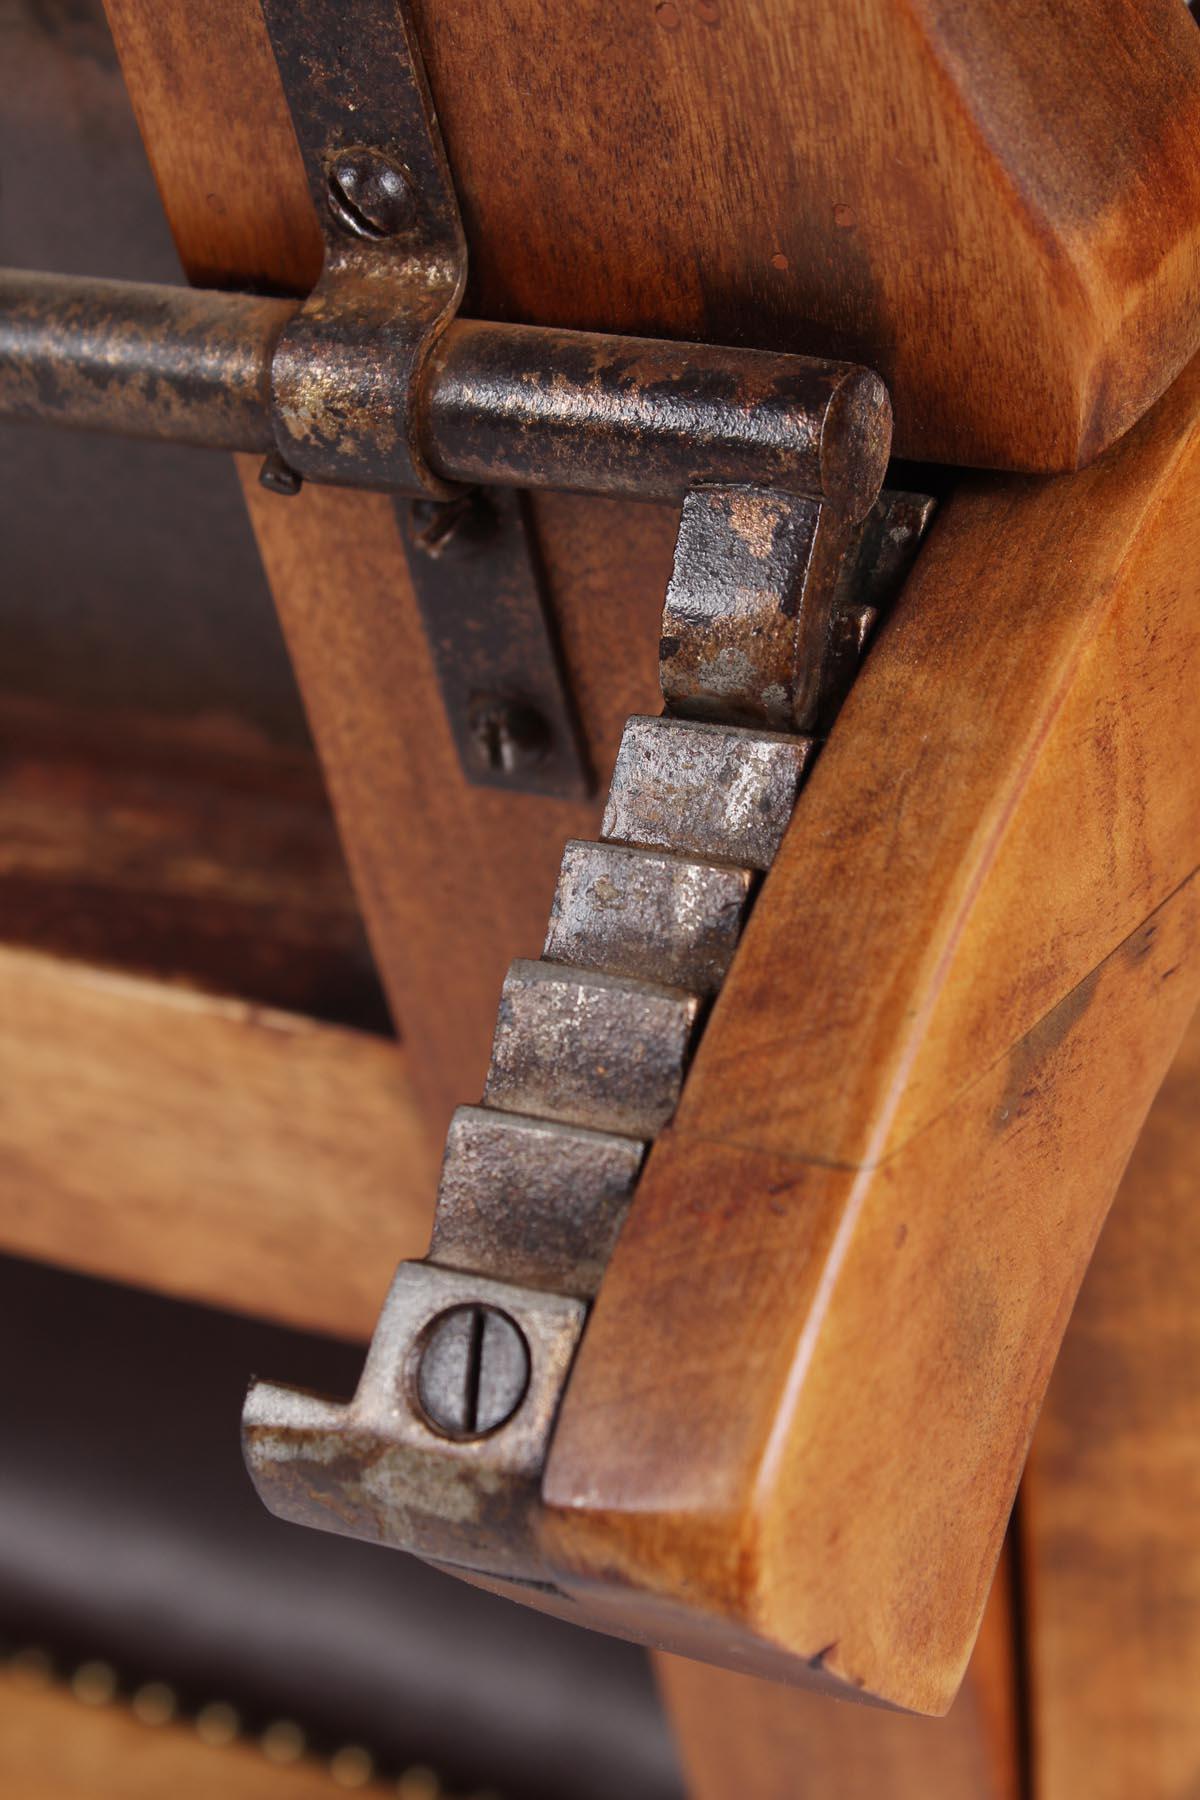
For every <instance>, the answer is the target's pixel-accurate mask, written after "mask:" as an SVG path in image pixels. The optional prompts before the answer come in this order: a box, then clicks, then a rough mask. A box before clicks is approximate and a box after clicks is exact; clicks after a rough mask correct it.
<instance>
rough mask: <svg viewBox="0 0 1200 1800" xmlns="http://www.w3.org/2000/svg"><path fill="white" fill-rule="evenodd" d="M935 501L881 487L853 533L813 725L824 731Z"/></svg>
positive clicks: (911, 558) (902, 576) (904, 572)
mask: <svg viewBox="0 0 1200 1800" xmlns="http://www.w3.org/2000/svg"><path fill="white" fill-rule="evenodd" d="M935 505H936V502H935V501H934V500H932V499H931V498H930V496H929V495H928V494H908V493H904V492H902V491H901V490H898V489H891V488H885V489H884V491H883V493H882V494H880V496H879V498H878V500H877V501H876V502H875V504H874V506H873V507H872V508H871V510H870V512H869V513H868V514H867V516H866V518H865V519H864V520H863V522H862V525H861V527H860V529H859V530H858V531H857V532H856V533H855V534H854V537H853V538H852V541H851V544H850V548H849V549H848V551H847V553H846V556H845V558H844V560H843V562H842V566H841V569H840V570H839V572H838V578H837V585H836V588H835V591H834V597H833V616H832V621H831V627H830V635H829V644H828V648H827V650H826V653H825V663H824V668H823V670H822V675H821V695H820V700H819V702H818V707H817V716H816V718H815V721H814V723H815V727H816V729H817V730H818V731H820V732H827V731H828V729H829V727H830V725H831V724H832V723H833V719H834V717H835V716H836V714H837V710H838V708H839V707H840V705H841V703H842V701H843V700H844V699H845V697H846V694H847V692H848V691H849V688H850V684H851V682H852V681H853V680H854V676H855V674H856V672H857V669H858V665H859V663H860V662H861V661H862V658H863V653H864V652H865V650H866V648H867V645H868V644H869V642H870V640H871V637H872V634H873V633H874V631H875V627H876V625H877V624H878V623H879V620H880V618H881V616H882V615H883V614H884V613H885V612H886V611H887V610H888V608H889V607H890V605H891V603H892V601H893V600H894V599H895V598H896V595H897V594H898V593H899V592H900V589H901V588H902V587H903V586H904V581H905V577H906V576H907V574H908V571H909V569H910V568H911V567H912V565H913V562H914V560H915V558H916V554H917V551H918V550H919V549H920V547H921V539H922V538H923V537H924V535H925V533H926V531H928V529H929V526H930V523H931V521H932V519H933V514H934V508H935Z"/></svg>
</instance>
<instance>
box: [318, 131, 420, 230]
mask: <svg viewBox="0 0 1200 1800" xmlns="http://www.w3.org/2000/svg"><path fill="white" fill-rule="evenodd" d="M328 197H329V210H330V212H331V213H332V214H333V216H334V218H335V219H336V220H337V222H338V224H339V225H340V226H341V227H342V228H343V230H345V231H350V232H353V234H354V236H355V237H360V238H370V239H373V240H375V241H376V242H378V241H379V240H380V239H382V238H390V237H395V236H396V235H397V234H398V233H399V232H401V231H403V230H405V229H406V227H407V226H409V225H411V224H412V221H413V215H414V213H415V210H416V195H415V194H414V193H413V190H412V185H411V183H410V181H409V178H408V175H407V173H406V172H405V170H403V169H402V168H401V167H400V165H399V163H396V162H393V161H392V159H391V158H390V157H388V156H385V155H384V154H383V152H382V150H372V149H354V150H342V151H339V153H338V155H337V156H336V157H335V158H334V161H333V164H332V166H331V167H330V170H329V196H328Z"/></svg>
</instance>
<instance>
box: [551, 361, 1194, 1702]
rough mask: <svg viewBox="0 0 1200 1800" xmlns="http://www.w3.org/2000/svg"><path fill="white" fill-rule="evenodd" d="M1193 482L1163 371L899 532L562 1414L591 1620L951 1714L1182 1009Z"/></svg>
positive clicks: (568, 1527) (575, 1555) (558, 1442)
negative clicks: (1073, 449) (1069, 459)
mask: <svg viewBox="0 0 1200 1800" xmlns="http://www.w3.org/2000/svg"><path fill="white" fill-rule="evenodd" d="M1198 496H1200V367H1197V366H1193V367H1192V368H1191V369H1190V370H1189V372H1188V374H1187V376H1186V377H1185V378H1184V379H1183V380H1182V381H1181V382H1180V383H1179V384H1178V385H1177V387H1176V388H1175V389H1173V390H1172V392H1171V393H1170V395H1168V396H1167V398H1166V399H1165V400H1164V402H1163V403H1162V405H1161V406H1160V407H1159V408H1158V409H1157V410H1156V412H1155V413H1154V415H1153V416H1152V417H1150V418H1148V419H1147V420H1145V421H1143V423H1142V424H1141V425H1140V426H1139V427H1137V429H1136V430H1135V432H1133V433H1132V434H1131V435H1130V436H1129V437H1128V438H1127V439H1126V440H1125V442H1124V443H1123V444H1122V445H1121V446H1120V448H1119V449H1118V451H1117V452H1115V453H1113V454H1112V455H1110V456H1109V457H1108V458H1106V459H1105V460H1104V462H1103V463H1101V464H1099V465H1097V466H1096V467H1095V468H1093V469H1091V470H1089V471H1086V472H1085V473H1084V474H1082V475H1079V476H1075V477H1069V478H1061V479H1058V480H1055V481H1050V482H1031V481H1020V480H1000V479H995V478H993V479H991V480H981V481H980V482H978V483H977V484H974V485H971V486H969V487H968V488H967V489H966V490H965V491H964V492H963V493H961V494H960V495H959V496H958V497H956V498H955V499H954V500H953V501H952V502H951V503H950V504H949V505H948V506H947V508H946V510H945V513H944V516H943V518H942V520H941V522H940V524H939V525H937V526H935V529H934V534H933V538H932V541H931V543H930V544H929V546H928V548H927V549H926V551H925V552H924V554H923V556H922V558H921V559H920V561H919V562H918V564H917V568H916V571H915V574H914V577H913V579H912V580H911V582H910V584H909V586H908V588H907V589H906V592H905V594H904V596H903V598H902V600H901V602H900V604H899V607H898V610H897V612H896V614H895V615H894V617H893V619H892V621H891V622H890V625H889V626H888V628H887V629H886V630H885V632H884V634H883V636H882V638H881V640H880V641H879V643H878V645H877V646H876V648H875V649H874V651H873V652H872V655H871V656H870V658H869V659H868V662H867V665H866V668H865V671H864V673H863V675H862V676H861V677H860V678H859V681H858V683H857V684H856V686H855V688H854V690H853V691H852V694H851V697H850V700H849V703H848V704H847V706H846V708H845V710H844V711H843V713H842V715H841V717H840V718H839V721H838V724H837V725H836V727H835V729H834V732H833V735H832V737H831V739H830V742H829V744H828V746H827V748H826V749H825V751H824V753H823V755H822V757H821V758H820V759H819V761H818V763H817V765H816V770H815V773H814V775H813V776H812V778H811V779H810V782H809V784H808V786H807V787H806V788H805V790H804V793H803V794H802V796H801V800H800V804H799V806H798V808H797V812H796V816H795V819H794V821H793V824H792V827H791V830H790V832H789V834H788V837H787V838H786V839H785V842H784V845H783V847H782V849H781V851H780V854H779V857H778V858H777V861H776V863H775V866H774V868H773V870H772V872H771V874H770V875H769V876H768V878H767V881H766V884H765V887H764V890H763V894H762V896H761V898H760V900H759V903H758V905H757V907H756V909H755V911H754V913H753V915H752V917H751V921H750V924H749V926H748V928H747V932H746V935H745V937H744V939H743V942H742V947H741V949H740V950H739V953H738V956H737V958H736V959H735V963H734V966H733V969H732V971H731V974H730V976H729V979H728V981H727V983H726V986H725V988H724V990H723V992H722V995H721V997H720V999H719V1001H718V1002H717V1005H716V1007H715V1009H714V1012H713V1016H712V1019H711V1021H710V1024H709V1026H708V1029H707V1031H706V1033H705V1036H704V1038H703V1040H702V1042H701V1045H700V1049H699V1051H698V1054H697V1058H696V1062H695V1064H694V1066H693V1069H692V1072H691V1074H690V1076H689V1079H688V1082H687V1084H686V1087H685V1091H684V1096H683V1100H682V1103H681V1105H680V1108H679V1111H678V1113H677V1115H676V1119H675V1121H674V1124H673V1126H672V1127H670V1128H669V1129H668V1130H667V1132H666V1133H665V1134H664V1135H663V1136H662V1137H661V1138H660V1139H659V1141H658V1143H657V1145H656V1146H655V1149H654V1150H653V1152H652V1154H651V1157H650V1161H649V1164H648V1167H647V1170H646V1173H645V1175H644V1176H643V1178H642V1181H641V1183H640V1185H639V1188H638V1193H637V1196H636V1199H635V1203H634V1206H633V1209H632V1212H631V1214H630V1217H629V1220H628V1222H627V1224H626V1227H625V1229H624V1231H623V1233H622V1237H621V1239H620V1242H619V1243H618V1246H617V1251H616V1255H615V1257H614V1259H613V1262H612V1264H611V1265H610V1267H609V1270H608V1273H607V1275H606V1277H605V1280H604V1283H603V1286H602V1288H601V1292H600V1296H599V1300H598V1302H597V1306H596V1310H595V1313H594V1314H593V1317H592V1320H591V1323H590V1325H589V1328H588V1333H587V1336H586V1338H585V1340H584V1343H583V1346H582V1349H581V1352H580V1357H579V1361H578V1362H577V1364H576V1367H575V1371H574V1373H573V1376H572V1381H571V1385H570V1388H569V1390H568V1393H567V1395H566V1399H565V1402H564V1407H563V1411H562V1414H561V1417H560V1421H559V1425H558V1429H557V1433H556V1438H555V1442H554V1445H553V1447H552V1451H551V1457H550V1462H549V1466H548V1470H547V1475H546V1480H545V1484H544V1493H545V1497H546V1500H547V1503H548V1507H549V1518H548V1529H549V1532H550V1535H551V1536H552V1538H554V1539H555V1540H556V1548H557V1554H558V1556H559V1558H560V1560H561V1567H562V1570H563V1572H564V1575H567V1576H568V1578H570V1576H571V1575H572V1574H573V1578H574V1580H575V1582H576V1584H577V1591H578V1592H579V1593H580V1595H581V1596H586V1599H587V1603H588V1605H589V1606H591V1607H593V1608H602V1609H604V1610H606V1611H607V1613H608V1615H609V1616H612V1617H615V1616H620V1617H621V1618H622V1620H623V1621H624V1622H625V1624H626V1626H627V1627H628V1625H629V1624H630V1622H631V1621H634V1620H638V1621H640V1625H641V1628H642V1629H643V1630H644V1631H646V1632H647V1633H648V1634H649V1635H651V1636H653V1635H654V1634H655V1633H657V1636H658V1641H660V1642H663V1643H665V1644H667V1645H668V1646H670V1645H674V1647H677V1648H689V1647H690V1648H691V1649H693V1650H696V1649H700V1650H703V1648H704V1643H705V1641H706V1640H707V1642H708V1653H709V1654H713V1655H716V1656H718V1657H720V1658H722V1659H732V1658H736V1657H738V1656H744V1657H746V1658H747V1659H748V1661H751V1662H752V1660H753V1658H754V1657H756V1656H758V1655H760V1654H762V1653H766V1654H767V1655H769V1654H770V1652H771V1650H772V1648H773V1647H774V1648H786V1649H787V1650H789V1651H790V1652H791V1654H792V1655H793V1656H794V1657H796V1658H801V1659H807V1660H808V1661H809V1664H810V1668H809V1671H808V1672H809V1673H810V1674H811V1677H812V1678H813V1679H814V1680H818V1679H819V1680H822V1681H830V1680H832V1681H834V1682H835V1683H836V1682H840V1683H841V1684H843V1685H844V1686H845V1687H849V1688H852V1689H855V1690H865V1691H866V1692H868V1693H871V1694H874V1695H876V1696H880V1697H883V1698H886V1699H888V1700H891V1701H893V1702H898V1703H900V1704H904V1705H909V1706H912V1707H914V1708H916V1709H918V1710H926V1711H937V1710H940V1709H944V1707H945V1706H946V1705H947V1704H948V1703H949V1701H950V1699H951V1697H952V1695H953V1693H954V1691H955V1688H956V1686H957V1684H958V1682H959V1680H960V1678H961V1676H962V1673H963V1670H964V1668H965V1666H966V1661H967V1656H968V1653H969V1650H970V1645H971V1641H972V1638H973V1635H974V1632H975V1629H976V1627H977V1624H978V1620H979V1616H980V1612H981V1609H982V1606H983V1602H984V1599H985V1596H986V1594H987V1590H988V1587H989V1584H990V1581H991V1572H992V1567H993V1564H994V1560H995V1557H996V1554H997V1552H998V1550H999V1546H1000V1541H1001V1536H1002V1533H1003V1530H1004V1524H1005V1521H1006V1518H1007V1515H1008V1511H1009V1507H1010V1505H1011V1502H1012V1498H1013V1494H1014V1492H1015V1489H1016V1484H1017V1479H1018V1476H1019V1474H1020V1470H1021V1466H1022V1462H1023V1460H1024V1456H1025V1452H1026V1448H1027V1444H1028V1440H1029V1434H1030V1431H1031V1429H1032V1424H1033V1420H1034V1417H1035V1415H1036V1411H1037V1408H1038V1406H1039V1404H1040V1401H1041V1398H1042V1395H1043V1392H1044V1389H1045V1384H1046V1382H1047V1380H1048V1378H1049V1374H1050V1370H1051V1366H1052V1363H1053V1360H1054V1356H1055V1353H1056V1351H1057V1348H1058V1343H1059V1341H1060V1338H1061V1335H1062V1332H1063V1329H1064V1327H1065V1324H1066V1320H1067V1317H1068V1315H1069V1312H1070V1308H1071V1305H1072V1302H1073V1300H1074V1296H1075V1292H1076V1290H1077V1287H1078V1284H1079V1281H1080V1279H1081V1278H1082V1275H1083V1271H1084V1269H1085V1267H1086V1264H1087V1260H1088V1257H1089V1255H1090V1253H1091V1249H1092V1246H1093V1244H1094V1241H1095V1237H1096V1235H1097V1233H1098V1231H1099V1228H1100V1225H1101V1223H1102V1221H1103V1218H1104V1215H1105V1212H1106V1210H1107V1207H1108V1205H1109V1203H1110V1201H1111V1198H1112V1195H1113V1193H1114V1192H1115V1189H1116V1185H1117V1182H1118V1180H1119V1178H1120V1174H1121V1171H1122V1168H1123V1166H1124V1162H1125V1160H1126V1158H1127V1156H1128V1154H1129V1152H1130V1149H1131V1147H1132V1145H1133V1142H1134V1140H1135V1138H1136V1136H1137V1132H1138V1130H1139V1128H1140V1126H1141V1123H1142V1120H1143V1118H1144V1116H1145V1113H1146V1110H1147V1108H1148V1107H1149V1104H1150V1102H1151V1100H1152V1099H1153V1096H1154V1092H1155V1090H1156V1088H1157V1085H1158V1083H1159V1081H1160V1080H1161V1078H1162V1076H1163V1074H1164V1072H1165V1070H1166V1068H1167V1066H1168V1064H1169V1062H1170V1059H1171V1057H1172V1055H1173V1053H1174V1050H1175V1047H1176V1044H1177V1043H1178V1040H1179V1037H1180V1035H1181V1033H1182V1031H1183V1028H1184V1025H1185V1023H1186V1021H1187V1018H1188V1017H1189V1014H1190V1011H1191V1009H1192V1007H1193V1006H1194V1004H1195V1001H1196V998H1197V994H1198V993H1200V961H1198V959H1197V955H1196V949H1197V939H1196V933H1197V928H1198V921H1200V902H1198V892H1197V890H1198V884H1197V883H1196V881H1195V880H1194V879H1193V873H1194V871H1195V868H1196V865H1197V862H1198V861H1200V707H1198V706H1197V704H1196V694H1197V692H1198V691H1200V684H1198V671H1200V609H1198V607H1197V582H1198V577H1197V574H1196V570H1197V568H1198V567H1200V497H1198ZM601 1580H602V1581H603V1582H604V1583H605V1585H606V1588H607V1590H608V1594H609V1596H610V1597H609V1599H607V1600H605V1599H604V1598H603V1597H602V1595H601V1594H600V1593H599V1591H598V1590H597V1589H595V1588H594V1587H593V1583H595V1582H597V1581H601Z"/></svg>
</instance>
